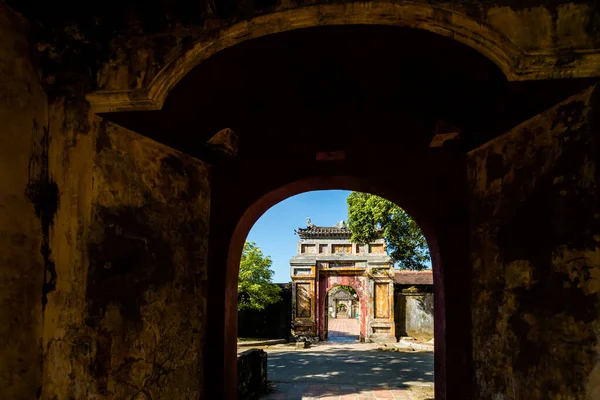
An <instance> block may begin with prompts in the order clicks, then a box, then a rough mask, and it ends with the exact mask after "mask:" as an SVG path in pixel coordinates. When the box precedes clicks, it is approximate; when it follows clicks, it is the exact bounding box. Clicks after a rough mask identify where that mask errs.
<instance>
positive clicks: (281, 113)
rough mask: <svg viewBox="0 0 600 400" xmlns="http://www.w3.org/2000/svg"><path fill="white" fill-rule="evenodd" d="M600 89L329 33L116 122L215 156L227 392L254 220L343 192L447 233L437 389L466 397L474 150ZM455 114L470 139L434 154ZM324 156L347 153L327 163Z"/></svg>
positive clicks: (222, 369) (355, 31)
mask: <svg viewBox="0 0 600 400" xmlns="http://www.w3.org/2000/svg"><path fill="white" fill-rule="evenodd" d="M588 83H589V82H586V81H583V80H563V81H538V82H527V83H514V82H508V81H507V80H506V78H505V76H504V75H503V74H502V73H501V72H500V70H499V69H498V68H497V67H496V66H495V65H494V64H493V63H492V62H490V61H489V60H488V59H486V58H485V57H483V56H482V55H480V54H478V53H477V52H475V51H473V50H472V49H470V48H468V47H466V46H464V45H461V44H460V43H457V42H456V41H453V40H450V39H446V38H443V37H440V36H437V35H434V34H431V33H427V32H421V31H415V30H406V29H401V28H397V27H382V26H330V27H322V28H309V29H303V30H296V31H290V32H287V33H281V34H276V35H271V36H266V37H263V38H259V39H254V40H250V41H247V42H245V43H242V44H240V45H237V46H234V47H232V48H229V49H226V50H224V51H222V52H219V53H217V54H216V55H214V56H213V57H210V58H209V59H208V60H206V61H205V62H203V63H201V64H200V65H198V66H197V67H196V68H195V69H194V70H193V71H192V72H191V73H190V74H188V75H187V76H186V77H185V78H184V79H183V80H182V81H181V82H180V83H179V84H178V85H177V86H176V87H175V88H174V89H173V91H172V93H171V94H170V95H169V97H168V99H167V101H166V103H165V104H164V107H163V109H162V110H161V111H149V112H132V113H114V114H109V115H103V117H105V118H107V119H108V120H111V121H113V122H115V123H117V124H120V125H122V126H124V127H127V128H130V129H132V130H134V131H136V132H138V133H141V134H144V135H147V136H149V137H151V138H153V139H155V140H157V141H159V142H162V143H164V144H166V145H169V146H171V147H173V148H176V149H178V150H180V151H182V152H185V153H187V154H189V155H192V156H195V157H198V158H200V159H202V160H205V161H208V162H209V163H211V164H212V170H211V186H212V187H211V214H210V218H211V221H210V239H209V240H210V243H209V255H208V259H209V260H210V261H209V266H208V278H209V280H210V286H209V287H208V295H207V304H208V310H207V324H208V325H209V329H208V330H207V341H208V343H210V346H208V347H207V349H206V354H205V363H206V364H205V367H206V371H207V377H206V379H207V381H208V382H211V385H212V386H213V387H214V388H217V389H215V390H217V392H218V393H225V397H223V398H234V397H235V394H234V392H235V387H234V385H232V384H231V382H233V381H235V379H236V378H235V376H236V375H235V368H236V367H235V365H236V364H235V351H236V349H235V342H236V332H237V306H236V290H237V273H238V267H239V257H240V254H241V249H242V246H243V241H244V240H245V238H246V236H247V233H248V231H249V230H250V227H251V226H252V224H253V223H254V222H255V221H256V219H258V217H260V215H262V213H263V212H264V211H266V209H268V208H269V207H271V206H272V205H273V204H275V203H276V202H278V201H281V200H283V199H285V198H286V197H289V196H291V195H294V194H297V193H300V192H304V191H309V190H319V189H334V188H337V189H340V188H344V189H349V190H359V191H364V192H370V193H374V194H377V195H379V196H382V197H385V198H388V199H389V200H390V201H393V202H395V203H396V204H400V205H401V206H402V207H403V208H405V209H406V210H407V212H408V213H409V214H411V215H412V216H413V217H415V219H416V220H417V222H418V223H419V225H420V226H421V227H422V228H423V230H424V232H425V234H426V235H427V236H428V238H434V243H433V244H430V251H431V252H432V257H433V263H434V265H436V266H439V268H437V270H436V271H434V284H435V287H436V296H435V302H436V303H435V304H436V307H435V314H436V315H435V321H436V324H435V330H436V332H435V336H436V354H435V375H436V397H439V398H460V399H462V398H469V397H468V396H469V395H470V393H471V386H470V385H471V384H472V383H471V382H472V376H471V368H472V366H471V363H472V356H471V346H472V338H471V325H470V318H471V315H470V307H471V299H470V293H471V287H470V285H471V283H470V282H471V280H470V268H469V220H468V215H469V212H468V207H469V205H468V203H467V197H466V191H467V189H466V187H465V184H466V170H467V166H466V163H465V152H466V151H468V150H471V149H473V148H475V147H477V146H478V145H480V144H482V143H485V142H487V141H488V140H490V139H491V138H494V137H496V136H498V135H499V134H501V133H503V132H505V131H506V130H507V129H509V128H511V127H513V126H515V125H517V124H518V123H520V122H523V121H525V120H527V119H529V118H530V117H532V116H534V115H535V114H537V113H539V112H541V111H542V110H544V109H546V108H548V107H549V106H551V105H553V104H556V103H557V102H559V101H560V100H562V99H564V98H566V97H567V96H568V95H570V94H573V93H575V92H577V91H579V90H580V89H581V88H583V87H584V85H586V84H588ZM440 121H445V124H446V125H445V129H449V130H450V131H456V130H460V131H461V132H462V133H461V139H460V140H459V141H458V143H457V145H454V146H450V147H443V148H430V147H429V143H430V142H431V139H432V138H433V136H434V135H435V133H436V129H438V128H439V127H440V126H444V124H442V123H440ZM223 128H231V129H233V130H234V131H235V133H236V134H237V135H238V136H239V153H238V155H237V156H236V157H234V158H230V159H226V160H224V159H219V158H216V157H215V156H214V155H213V154H212V153H211V152H210V150H208V149H207V148H206V146H205V143H206V141H207V140H208V139H209V138H211V137H212V136H213V135H214V134H215V133H216V132H217V131H219V130H221V129H223ZM321 151H343V152H344V157H343V159H342V160H338V161H330V162H322V161H318V160H317V159H316V157H315V152H321ZM492 167H493V166H492ZM436 257H437V258H436Z"/></svg>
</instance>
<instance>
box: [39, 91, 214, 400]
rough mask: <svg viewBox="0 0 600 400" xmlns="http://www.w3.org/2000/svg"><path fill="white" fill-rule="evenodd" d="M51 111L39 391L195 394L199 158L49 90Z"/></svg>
mask: <svg viewBox="0 0 600 400" xmlns="http://www.w3.org/2000/svg"><path fill="white" fill-rule="evenodd" d="M49 116H50V138H51V141H50V142H51V145H50V152H49V154H50V155H49V160H50V161H49V166H50V170H51V175H52V179H53V182H54V184H55V185H56V187H57V191H58V199H57V201H56V204H57V207H58V208H57V210H56V216H55V218H54V223H53V225H52V228H51V232H50V233H51V235H50V236H51V241H50V244H51V254H50V261H51V264H52V276H53V283H52V285H50V286H49V287H48V288H47V291H46V296H47V301H48V304H47V306H46V315H45V330H44V335H43V352H44V367H43V368H44V377H43V386H42V396H44V398H46V397H48V398H50V397H52V398H56V399H69V398H98V399H101V398H137V397H135V396H142V397H141V398H144V396H146V397H145V398H157V397H160V396H164V397H169V398H189V399H194V398H201V397H202V395H203V391H204V388H203V369H202V354H203V347H204V335H205V333H206V331H205V326H206V324H205V322H204V321H205V315H206V305H205V301H204V299H205V296H206V256H207V246H208V216H209V196H210V185H209V176H208V174H209V170H208V167H207V166H206V165H205V164H203V163H202V162H200V161H198V160H195V159H192V158H190V157H187V156H185V155H182V154H181V153H178V152H176V151H174V150H171V149H169V148H168V147H166V146H163V145H161V144H158V143H156V142H153V141H152V140H149V139H147V138H145V137H143V136H140V135H137V134H136V133H134V132H131V131H128V130H126V129H123V128H120V127H118V126H116V125H113V124H110V123H108V122H106V121H104V120H102V119H101V118H99V117H97V116H95V115H93V114H92V113H91V112H90V110H89V107H88V105H87V103H86V102H85V101H84V100H82V99H80V98H70V99H65V98H61V99H55V100H54V101H53V102H52V104H51V105H50V111H49ZM53 396H55V397H53Z"/></svg>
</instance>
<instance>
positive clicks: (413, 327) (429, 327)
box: [404, 294, 433, 339]
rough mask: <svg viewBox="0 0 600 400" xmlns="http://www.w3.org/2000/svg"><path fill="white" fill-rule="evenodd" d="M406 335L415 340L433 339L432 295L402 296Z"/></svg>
mask: <svg viewBox="0 0 600 400" xmlns="http://www.w3.org/2000/svg"><path fill="white" fill-rule="evenodd" d="M404 298H405V301H406V322H405V323H406V333H407V335H408V336H412V337H414V338H417V339H426V338H427V339H431V338H433V294H420V295H404Z"/></svg>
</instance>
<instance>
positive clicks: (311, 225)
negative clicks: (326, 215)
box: [306, 217, 315, 228]
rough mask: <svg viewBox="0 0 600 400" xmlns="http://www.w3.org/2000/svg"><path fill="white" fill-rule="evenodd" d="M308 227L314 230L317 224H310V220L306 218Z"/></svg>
mask: <svg viewBox="0 0 600 400" xmlns="http://www.w3.org/2000/svg"><path fill="white" fill-rule="evenodd" d="M306 226H307V227H308V228H314V226H315V224H313V223H312V222H310V218H308V217H306Z"/></svg>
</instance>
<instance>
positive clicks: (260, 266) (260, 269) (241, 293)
mask: <svg viewBox="0 0 600 400" xmlns="http://www.w3.org/2000/svg"><path fill="white" fill-rule="evenodd" d="M272 263H273V262H272V261H271V258H270V257H269V256H264V255H263V253H262V251H261V250H260V248H259V247H258V246H257V245H256V243H254V242H246V243H244V250H243V251H242V259H241V261H240V275H239V280H238V310H248V309H252V310H263V309H264V308H265V307H266V306H268V305H269V304H274V303H277V302H278V301H280V300H281V297H280V296H279V292H281V289H280V288H279V286H277V285H275V284H273V283H272V282H271V280H272V279H273V270H272V269H271V265H272Z"/></svg>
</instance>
